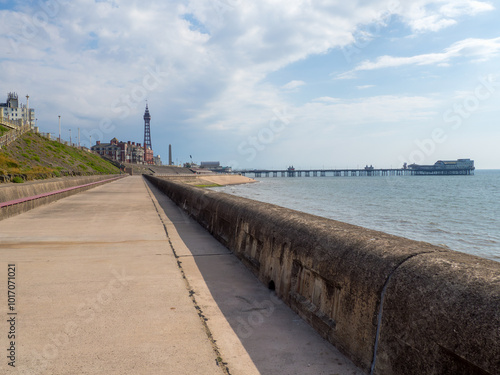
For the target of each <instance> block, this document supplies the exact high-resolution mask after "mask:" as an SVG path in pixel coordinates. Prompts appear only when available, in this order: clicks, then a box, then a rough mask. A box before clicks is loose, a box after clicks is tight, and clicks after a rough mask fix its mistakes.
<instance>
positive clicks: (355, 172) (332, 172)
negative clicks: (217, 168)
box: [239, 168, 474, 178]
mask: <svg viewBox="0 0 500 375" xmlns="http://www.w3.org/2000/svg"><path fill="white" fill-rule="evenodd" d="M239 173H241V175H242V176H246V175H253V176H254V177H255V178H260V177H375V176H379V177H383V176H456V175H460V176H465V175H473V174H474V169H470V168H460V169H444V168H443V169H432V170H430V169H429V170H427V169H410V168H407V169H404V168H399V169H391V168H383V169H366V168H363V169H299V170H295V169H293V170H292V169H246V170H242V171H239Z"/></svg>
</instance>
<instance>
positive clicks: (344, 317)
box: [146, 176, 500, 375]
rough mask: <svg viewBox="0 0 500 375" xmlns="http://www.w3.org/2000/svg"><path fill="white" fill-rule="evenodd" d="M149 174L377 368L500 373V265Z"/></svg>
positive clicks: (315, 322) (337, 340)
mask: <svg viewBox="0 0 500 375" xmlns="http://www.w3.org/2000/svg"><path fill="white" fill-rule="evenodd" d="M146 178H147V179H148V180H149V181H151V182H152V183H154V184H155V185H156V186H157V187H158V188H160V190H162V191H163V192H164V193H165V194H167V195H168V196H169V197H170V198H171V199H172V200H173V201H174V202H175V203H176V204H177V205H179V206H180V207H182V208H183V209H184V210H185V211H186V212H188V213H189V214H190V216H192V217H193V218H194V219H196V220H197V221H198V222H199V223H200V224H201V225H202V226H203V227H205V228H206V229H207V230H208V231H209V232H210V233H211V234H212V235H213V236H214V237H215V238H217V239H218V240H219V241H220V242H221V243H222V244H224V245H225V246H227V247H228V248H229V249H230V250H231V251H233V252H234V253H235V254H236V255H237V256H238V257H239V258H240V259H241V261H242V262H243V263H244V264H245V265H246V266H247V267H248V268H249V269H251V270H252V271H253V272H254V274H255V275H256V276H257V277H258V278H259V279H260V280H261V281H262V282H263V283H264V284H265V285H267V286H269V287H270V288H271V289H275V291H276V293H277V295H278V296H279V297H280V298H281V299H282V300H283V301H285V302H286V303H287V304H288V305H289V306H290V307H291V308H292V309H293V310H294V311H296V312H297V313H298V314H299V315H300V316H301V317H302V318H303V319H305V320H306V321H307V322H308V323H309V324H311V326H313V327H314V328H315V329H316V330H317V331H318V332H319V333H320V334H321V335H322V336H323V337H324V338H326V339H327V340H328V341H330V342H331V343H332V344H333V345H335V346H336V347H337V348H338V349H339V350H341V351H342V352H343V353H345V354H346V355H347V356H348V357H349V358H351V359H352V360H353V361H354V363H356V364H357V365H358V366H360V367H361V368H362V369H364V370H365V371H366V372H367V373H372V374H379V375H404V374H418V375H422V374H426V375H432V374H454V375H456V374H498V373H499V372H498V371H499V370H498V369H500V263H497V262H494V261H490V260H486V259H482V258H478V257H474V256H471V255H467V254H462V253H458V252H454V251H451V250H448V249H445V248H441V247H437V246H433V245H430V244H427V243H424V242H416V241H412V240H408V239H405V238H401V237H396V236H392V235H389V234H386V233H383V232H377V231H373V230H368V229H365V228H361V227H357V226H353V225H349V224H345V223H341V222H338V221H334V220H329V219H325V218H321V217H317V216H314V215H309V214H305V213H301V212H297V211H293V210H290V209H286V208H282V207H278V206H275V205H271V204H266V203H260V202H256V201H253V200H249V199H245V198H240V197H235V196H231V195H227V194H223V193H216V192H213V191H209V190H205V189H200V188H196V187H192V186H187V185H185V184H182V183H179V182H175V181H167V180H162V179H160V178H155V177H151V176H147V177H146Z"/></svg>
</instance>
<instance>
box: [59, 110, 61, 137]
mask: <svg viewBox="0 0 500 375" xmlns="http://www.w3.org/2000/svg"><path fill="white" fill-rule="evenodd" d="M59 143H61V115H59Z"/></svg>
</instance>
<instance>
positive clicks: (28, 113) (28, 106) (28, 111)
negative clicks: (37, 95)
mask: <svg viewBox="0 0 500 375" xmlns="http://www.w3.org/2000/svg"><path fill="white" fill-rule="evenodd" d="M26 112H27V113H26V119H27V120H28V124H29V126H30V127H31V121H30V120H31V118H30V96H29V95H26Z"/></svg>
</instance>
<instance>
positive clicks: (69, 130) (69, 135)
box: [69, 129, 73, 146]
mask: <svg viewBox="0 0 500 375" xmlns="http://www.w3.org/2000/svg"><path fill="white" fill-rule="evenodd" d="M69 145H70V146H72V145H73V144H72V143H71V129H69Z"/></svg>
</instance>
